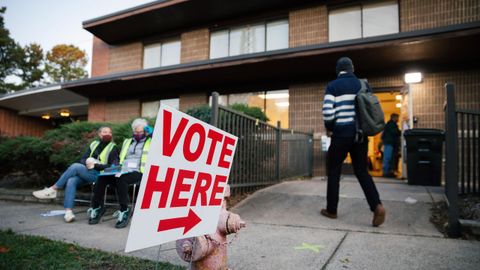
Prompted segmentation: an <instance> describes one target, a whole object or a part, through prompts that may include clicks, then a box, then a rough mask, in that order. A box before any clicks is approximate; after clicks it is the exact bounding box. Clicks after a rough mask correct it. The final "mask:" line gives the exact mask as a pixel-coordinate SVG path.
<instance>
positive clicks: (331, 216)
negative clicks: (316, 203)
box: [320, 209, 337, 219]
mask: <svg viewBox="0 0 480 270" xmlns="http://www.w3.org/2000/svg"><path fill="white" fill-rule="evenodd" d="M320 214H322V215H323V216H326V217H328V218H333V219H335V218H337V214H332V213H330V212H328V211H327V209H322V210H320Z"/></svg>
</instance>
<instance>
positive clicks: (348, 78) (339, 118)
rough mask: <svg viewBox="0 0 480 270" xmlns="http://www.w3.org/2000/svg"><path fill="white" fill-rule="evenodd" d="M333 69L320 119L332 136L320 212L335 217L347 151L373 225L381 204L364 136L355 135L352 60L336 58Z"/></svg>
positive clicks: (356, 88)
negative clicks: (368, 164) (325, 199)
mask: <svg viewBox="0 0 480 270" xmlns="http://www.w3.org/2000/svg"><path fill="white" fill-rule="evenodd" d="M336 73H337V76H338V77H337V79H335V80H333V81H331V82H330V83H328V85H327V88H326V91H325V98H324V102H323V119H324V121H325V127H326V129H327V134H329V135H330V136H331V137H332V140H331V144H330V148H329V149H328V157H327V167H328V169H327V170H328V182H327V208H326V209H322V210H321V211H320V213H321V214H322V215H323V216H326V217H328V218H333V219H335V218H337V206H338V196H339V184H340V174H341V172H342V164H343V161H344V160H345V158H346V157H347V154H348V153H350V157H351V158H352V163H353V170H354V172H355V176H356V177H357V179H358V181H359V182H360V186H361V187H362V190H363V192H364V194H365V197H366V198H367V201H368V205H369V206H370V210H371V211H372V212H373V220H372V225H373V226H375V227H377V226H379V225H381V224H382V223H383V222H384V221H385V208H384V207H383V205H382V203H381V201H380V196H379V195H378V191H377V188H376V186H375V183H374V182H373V179H372V177H371V176H370V174H369V173H368V170H367V151H368V138H360V137H362V136H358V134H357V128H356V124H355V121H356V115H355V114H356V113H355V96H356V94H357V92H358V91H359V90H360V88H361V85H360V81H359V80H358V79H357V77H356V76H355V74H354V73H353V62H352V60H351V59H350V58H348V57H342V58H340V59H338V61H337V65H336ZM368 88H370V87H369V86H368ZM369 90H370V91H371V89H369Z"/></svg>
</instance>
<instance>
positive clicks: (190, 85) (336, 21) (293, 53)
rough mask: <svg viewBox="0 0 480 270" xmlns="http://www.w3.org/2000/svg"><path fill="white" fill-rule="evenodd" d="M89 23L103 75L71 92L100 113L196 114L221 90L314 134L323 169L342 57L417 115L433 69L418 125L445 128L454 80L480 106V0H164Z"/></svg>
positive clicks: (464, 98)
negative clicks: (407, 77) (326, 121)
mask: <svg viewBox="0 0 480 270" xmlns="http://www.w3.org/2000/svg"><path fill="white" fill-rule="evenodd" d="M83 27H84V28H85V29H86V30H88V31H90V32H91V33H92V34H93V35H94V36H95V37H94V41H93V55H92V61H93V66H92V78H89V79H85V80H79V81H72V82H67V83H65V84H64V85H62V88H64V89H68V90H70V91H73V92H75V93H77V94H79V95H82V96H84V97H87V98H88V100H89V106H88V120H89V121H109V122H118V121H126V120H128V119H131V118H133V117H138V116H153V115H155V113H156V110H157V109H158V106H159V104H160V103H162V102H163V103H166V104H169V105H171V106H174V107H178V108H179V109H180V110H186V109H188V108H189V107H192V106H196V105H200V104H208V102H209V96H210V94H211V92H213V91H217V92H219V93H220V94H221V102H222V103H223V104H233V103H246V104H249V105H251V106H259V107H261V108H262V109H263V110H264V111H265V112H266V114H267V117H269V118H270V120H271V121H272V123H276V121H281V123H282V127H285V128H290V129H295V130H301V131H312V130H313V132H314V134H315V152H314V153H315V157H314V163H315V164H314V168H315V172H314V173H315V174H316V175H321V174H323V173H324V167H323V166H322V164H323V157H324V153H323V152H321V149H320V148H321V147H320V146H321V143H320V138H321V136H322V135H324V134H325V130H324V126H323V120H322V115H321V108H322V101H323V95H324V88H325V86H326V83H327V82H328V81H330V80H332V79H334V78H335V73H334V70H335V62H336V60H337V59H338V58H339V57H341V56H349V57H350V58H352V60H353V61H354V63H355V73H356V74H357V76H358V77H362V78H368V80H369V83H370V85H371V86H372V87H373V88H374V91H375V92H376V93H377V94H378V95H379V97H380V99H381V100H382V106H384V108H385V110H386V114H387V117H388V114H390V113H393V112H397V113H400V114H401V115H402V116H403V118H404V120H406V119H407V118H408V115H407V111H408V108H407V106H408V105H407V104H408V102H406V101H407V99H408V95H407V92H406V89H407V86H406V84H405V82H404V79H403V78H404V74H405V73H406V72H410V71H419V72H422V74H423V80H422V82H421V83H418V84H414V85H412V100H413V115H414V116H415V118H416V119H418V121H416V123H415V127H429V128H440V129H443V128H444V113H443V103H444V100H445V94H444V89H443V85H444V83H445V82H446V81H453V82H455V84H456V89H457V91H456V95H457V97H456V98H457V102H458V104H459V105H460V106H461V107H462V108H465V109H477V110H478V109H480V89H479V88H480V63H479V62H480V54H479V53H478V49H477V48H478V45H479V44H480V1H479V0H438V1H433V0H396V1H351V0H337V1H312V0H297V1H287V0H263V1H254V0H244V1H219V0H204V1H193V0H169V1H166V0H161V1H155V2H152V3H149V4H145V5H142V6H138V7H135V8H131V9H127V10H124V11H120V12H116V13H113V14H110V15H106V16H103V17H99V18H95V19H92V20H88V21H85V22H84V23H83ZM372 148H375V146H372ZM372 151H373V150H372Z"/></svg>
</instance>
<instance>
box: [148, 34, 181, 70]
mask: <svg viewBox="0 0 480 270" xmlns="http://www.w3.org/2000/svg"><path fill="white" fill-rule="evenodd" d="M176 64H180V40H168V41H164V42H161V43H155V44H150V45H146V46H145V47H144V49H143V68H144V69H146V68H154V67H164V66H171V65H176Z"/></svg>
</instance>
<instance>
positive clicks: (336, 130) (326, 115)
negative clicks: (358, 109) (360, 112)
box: [323, 71, 361, 137]
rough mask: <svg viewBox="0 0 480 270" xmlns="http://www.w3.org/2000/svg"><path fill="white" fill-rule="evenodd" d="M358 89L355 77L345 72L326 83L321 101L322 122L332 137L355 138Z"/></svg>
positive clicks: (358, 85) (358, 82)
mask: <svg viewBox="0 0 480 270" xmlns="http://www.w3.org/2000/svg"><path fill="white" fill-rule="evenodd" d="M360 88H361V85H360V81H359V80H358V79H357V77H356V76H355V75H354V74H353V73H347V72H345V71H341V72H340V73H339V75H338V77H337V79H336V80H333V81H331V82H330V83H328V85H327V89H326V91H325V98H324V101H323V120H324V122H325V127H326V128H327V130H328V131H332V132H333V136H334V137H354V136H355V132H356V128H355V96H356V95H357V92H358V91H359V90H360Z"/></svg>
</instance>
